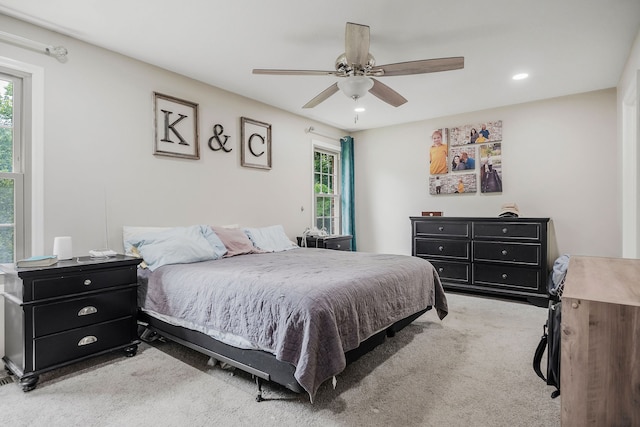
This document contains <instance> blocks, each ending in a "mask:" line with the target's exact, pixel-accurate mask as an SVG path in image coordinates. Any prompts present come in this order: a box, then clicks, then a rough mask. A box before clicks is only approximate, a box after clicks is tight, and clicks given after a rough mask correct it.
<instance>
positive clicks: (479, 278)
mask: <svg viewBox="0 0 640 427" xmlns="http://www.w3.org/2000/svg"><path fill="white" fill-rule="evenodd" d="M540 279H541V278H540V270H539V269H529V268H522V267H511V266H506V265H505V266H495V265H481V264H474V265H473V282H474V283H477V284H484V285H492V286H498V287H505V286H507V287H512V288H522V289H523V290H535V289H538V286H539V284H540Z"/></svg>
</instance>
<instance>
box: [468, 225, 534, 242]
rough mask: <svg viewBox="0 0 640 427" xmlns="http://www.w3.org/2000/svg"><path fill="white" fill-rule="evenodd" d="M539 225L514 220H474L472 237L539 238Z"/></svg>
mask: <svg viewBox="0 0 640 427" xmlns="http://www.w3.org/2000/svg"><path fill="white" fill-rule="evenodd" d="M541 236H542V232H541V225H540V224H536V223H515V222H474V223H473V238H474V239H483V238H487V239H518V240H540V239H541Z"/></svg>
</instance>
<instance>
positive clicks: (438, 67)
mask: <svg viewBox="0 0 640 427" xmlns="http://www.w3.org/2000/svg"><path fill="white" fill-rule="evenodd" d="M461 68H464V57H463V56H455V57H452V58H436V59H423V60H421V61H408V62H398V63H396V64H387V65H380V66H377V67H374V68H373V69H372V70H371V72H372V73H375V72H376V70H382V71H383V74H382V75H383V76H406V75H409V74H424V73H436V72H438V71H449V70H459V69H461Z"/></svg>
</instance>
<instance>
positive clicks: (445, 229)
mask: <svg viewBox="0 0 640 427" xmlns="http://www.w3.org/2000/svg"><path fill="white" fill-rule="evenodd" d="M410 219H411V229H412V244H411V245H412V255H413V256H417V257H420V258H424V259H426V260H428V261H429V262H431V263H432V264H433V265H434V267H435V268H436V270H437V271H438V274H439V275H440V278H441V280H442V283H443V286H444V287H445V289H447V288H448V289H452V290H460V291H465V292H472V293H480V294H485V295H495V296H504V297H510V298H521V299H526V300H528V301H529V302H531V303H533V304H536V305H540V306H546V304H547V287H546V281H547V274H548V262H547V253H548V238H547V232H548V230H547V228H548V227H547V224H548V222H549V218H489V217H487V218H483V217H424V216H423V217H411V218H410Z"/></svg>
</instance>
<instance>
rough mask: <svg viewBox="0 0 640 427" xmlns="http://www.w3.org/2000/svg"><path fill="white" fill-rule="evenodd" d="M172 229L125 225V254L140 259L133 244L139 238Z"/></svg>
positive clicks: (123, 239)
mask: <svg viewBox="0 0 640 427" xmlns="http://www.w3.org/2000/svg"><path fill="white" fill-rule="evenodd" d="M170 229H171V227H134V226H130V225H125V226H123V227H122V243H123V244H124V254H125V255H128V256H134V257H137V258H139V254H138V253H137V251H136V250H135V249H133V244H132V243H131V242H134V241H137V240H139V239H138V238H139V237H140V236H141V235H143V234H147V233H157V232H159V231H166V230H170Z"/></svg>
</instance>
